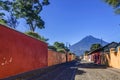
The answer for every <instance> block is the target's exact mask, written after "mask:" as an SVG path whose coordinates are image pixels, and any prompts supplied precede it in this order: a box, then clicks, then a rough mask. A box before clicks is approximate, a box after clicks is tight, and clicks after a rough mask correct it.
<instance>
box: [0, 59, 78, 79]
mask: <svg viewBox="0 0 120 80" xmlns="http://www.w3.org/2000/svg"><path fill="white" fill-rule="evenodd" d="M76 63H77V61H72V62H68V63H63V64H59V65H56V66H53V67H50V69H45V70H43V71H41V70H35V71H32V72H27V73H23V74H20V75H17V76H13V77H9V78H6V79H2V80H74V77H75V72H76V70H77V68H76Z"/></svg>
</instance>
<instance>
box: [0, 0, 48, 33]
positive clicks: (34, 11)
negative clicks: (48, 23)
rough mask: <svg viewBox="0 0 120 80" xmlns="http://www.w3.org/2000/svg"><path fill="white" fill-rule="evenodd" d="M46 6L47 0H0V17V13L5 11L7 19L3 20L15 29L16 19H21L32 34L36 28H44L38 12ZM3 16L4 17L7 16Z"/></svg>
mask: <svg viewBox="0 0 120 80" xmlns="http://www.w3.org/2000/svg"><path fill="white" fill-rule="evenodd" d="M48 4H49V1H48V0H41V1H40V0H0V10H1V12H0V17H1V14H2V13H3V12H2V11H7V13H9V17H8V19H6V18H4V19H5V20H6V21H7V24H8V25H9V26H11V27H13V28H16V26H17V24H18V22H17V19H20V18H23V19H25V20H26V23H27V24H28V25H29V27H30V30H31V31H33V32H34V31H35V29H36V28H39V29H42V28H44V24H45V23H44V21H43V20H42V19H41V16H40V12H41V11H42V9H43V6H45V5H48ZM2 16H3V15H2ZM4 16H5V17H6V16H8V14H7V15H4Z"/></svg>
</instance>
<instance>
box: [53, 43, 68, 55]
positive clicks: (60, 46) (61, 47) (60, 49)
mask: <svg viewBox="0 0 120 80" xmlns="http://www.w3.org/2000/svg"><path fill="white" fill-rule="evenodd" d="M53 46H54V47H55V48H56V51H57V52H62V53H65V52H69V51H70V50H69V49H68V47H66V46H65V44H64V43H61V42H55V43H54V44H53Z"/></svg>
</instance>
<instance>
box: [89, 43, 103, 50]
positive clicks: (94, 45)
mask: <svg viewBox="0 0 120 80" xmlns="http://www.w3.org/2000/svg"><path fill="white" fill-rule="evenodd" d="M101 47H102V46H101V44H92V45H91V47H90V51H94V50H96V49H98V48H101Z"/></svg>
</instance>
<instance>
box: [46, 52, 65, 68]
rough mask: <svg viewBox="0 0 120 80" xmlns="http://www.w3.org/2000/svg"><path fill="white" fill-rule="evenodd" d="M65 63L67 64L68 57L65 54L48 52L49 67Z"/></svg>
mask: <svg viewBox="0 0 120 80" xmlns="http://www.w3.org/2000/svg"><path fill="white" fill-rule="evenodd" d="M64 62H66V56H65V54H64V53H58V52H55V51H52V50H48V66H52V65H56V64H60V63H64Z"/></svg>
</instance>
